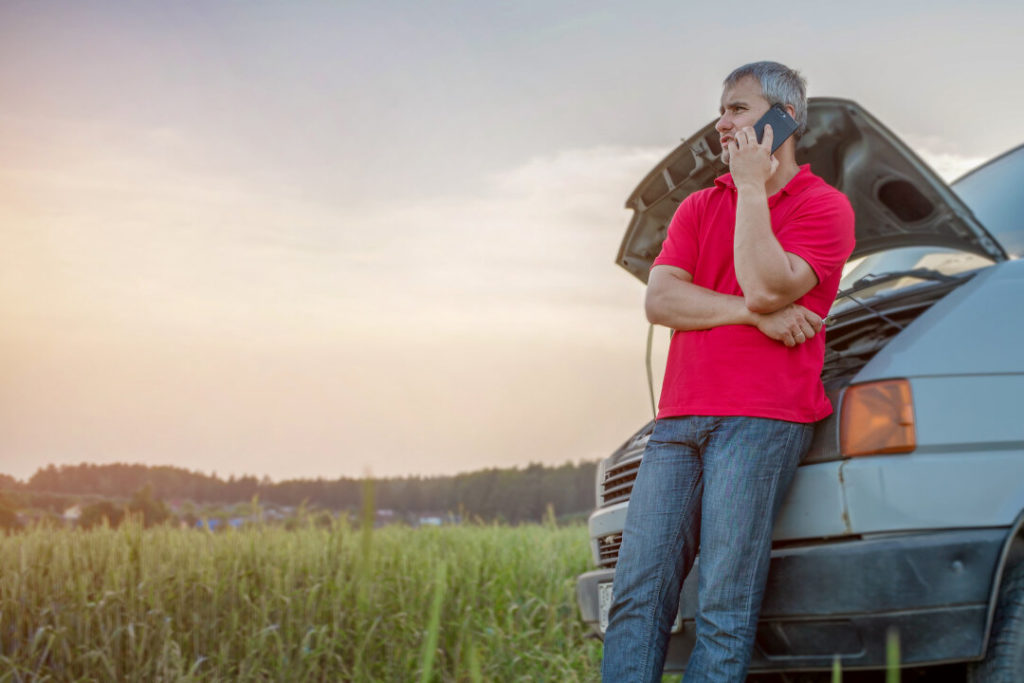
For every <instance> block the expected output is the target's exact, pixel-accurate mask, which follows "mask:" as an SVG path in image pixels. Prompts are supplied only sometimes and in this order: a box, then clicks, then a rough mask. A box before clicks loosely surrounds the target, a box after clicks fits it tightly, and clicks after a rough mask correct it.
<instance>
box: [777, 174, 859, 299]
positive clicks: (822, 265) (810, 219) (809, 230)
mask: <svg viewBox="0 0 1024 683" xmlns="http://www.w3.org/2000/svg"><path fill="white" fill-rule="evenodd" d="M775 237H776V238H777V239H778V240H779V244H780V245H781V246H782V249H783V251H787V252H789V253H791V254H796V255H797V256H799V257H800V258H802V259H803V260H804V261H807V263H808V264H809V265H810V266H811V269H812V270H814V274H815V275H817V276H818V281H819V282H824V281H825V280H827V279H828V278H829V277H830V276H831V275H833V274H834V273H835V272H836V270H837V269H839V268H842V267H843V264H844V263H846V259H848V258H849V257H850V254H851V253H852V252H853V246H854V216H853V208H852V207H851V206H850V201H849V200H848V199H847V198H846V195H844V194H843V193H841V192H839V191H837V190H834V189H830V191H828V192H823V193H820V194H817V195H816V196H814V197H812V198H809V199H808V200H807V201H806V202H803V203H802V204H801V205H800V206H799V207H798V208H797V209H796V210H795V211H794V213H793V214H792V216H790V217H787V218H786V219H785V222H784V223H783V225H782V226H781V227H780V228H779V229H778V230H777V231H776V233H775Z"/></svg>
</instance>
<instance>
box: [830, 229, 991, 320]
mask: <svg viewBox="0 0 1024 683" xmlns="http://www.w3.org/2000/svg"><path fill="white" fill-rule="evenodd" d="M992 263H993V261H992V260H991V259H988V258H985V257H984V256H979V255H978V254H973V253H970V252H966V251H960V250H957V249H948V248H945V247H932V246H920V247H903V248H900V249H890V250H888V251H882V252H877V253H874V254H869V255H868V256H863V257H861V258H857V259H852V260H850V262H849V263H847V264H846V266H845V267H844V268H843V279H842V280H841V281H840V282H839V296H838V297H837V298H836V301H835V304H833V306H832V311H831V313H830V315H832V316H835V315H837V314H840V313H842V312H844V311H845V310H847V309H848V308H854V307H857V306H859V304H858V303H857V302H856V301H854V299H857V300H859V301H865V300H868V299H875V298H879V297H888V296H891V295H893V294H897V293H902V292H903V291H905V290H907V289H909V288H913V287H919V286H925V285H931V284H934V283H935V282H943V281H949V280H951V279H956V278H957V277H958V276H960V275H962V274H966V273H969V272H973V271H975V270H977V269H978V268H984V267H985V266H990V265H992Z"/></svg>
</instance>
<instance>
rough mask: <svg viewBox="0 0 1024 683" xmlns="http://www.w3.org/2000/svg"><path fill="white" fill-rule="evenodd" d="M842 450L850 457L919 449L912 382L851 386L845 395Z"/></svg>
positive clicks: (886, 381) (841, 436) (840, 434)
mask: <svg viewBox="0 0 1024 683" xmlns="http://www.w3.org/2000/svg"><path fill="white" fill-rule="evenodd" d="M839 447H840V449H841V450H842V452H843V455H845V456H847V457H852V456H857V455H881V454H883V453H909V452H910V451H912V450H914V449H915V448H917V435H916V432H915V430H914V397H913V396H912V395H911V393H910V382H908V381H907V380H905V379H888V380H882V381H880V382H868V383H866V384H855V385H853V386H851V387H849V388H848V389H847V390H846V393H845V394H844V395H843V407H842V413H841V415H840V419H839Z"/></svg>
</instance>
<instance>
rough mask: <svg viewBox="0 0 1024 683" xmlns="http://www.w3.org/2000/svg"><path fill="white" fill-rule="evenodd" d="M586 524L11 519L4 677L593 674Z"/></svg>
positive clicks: (567, 677) (0, 591)
mask: <svg viewBox="0 0 1024 683" xmlns="http://www.w3.org/2000/svg"><path fill="white" fill-rule="evenodd" d="M589 568H590V558H589V551H588V546H587V535H586V529H585V528H584V527H582V526H573V527H567V528H556V527H554V526H553V525H550V524H548V525H544V526H538V525H534V526H522V527H499V526H463V527H446V528H424V529H409V528H402V527H387V528H383V529H378V530H376V531H373V532H372V533H366V532H362V531H358V530H354V529H351V528H349V527H348V526H347V525H345V524H344V523H338V524H336V525H335V526H333V527H332V528H303V529H300V530H297V531H286V530H284V529H281V528H277V527H256V528H252V529H245V530H240V531H232V532H226V533H220V534H211V533H207V532H202V531H195V530H181V529H167V528H156V529H150V530H143V529H142V528H140V527H139V526H138V525H136V524H127V525H124V526H123V527H121V528H120V529H117V530H111V529H106V528H101V529H96V530H93V531H88V532H83V531H67V530H45V529H33V530H29V531H26V532H23V533H19V534H15V535H12V536H8V537H0V682H7V681H29V680H31V681H34V682H38V681H90V680H95V681H106V680H125V681H188V680H202V681H216V680H223V681H236V680H251V681H321V680H322V681H338V680H344V681H416V680H419V681H478V680H484V681H491V680H505V681H584V680H586V681H589V680H597V679H598V678H599V672H598V667H599V663H600V643H599V642H598V641H596V640H593V639H588V638H586V635H587V630H586V628H585V627H584V625H583V624H582V622H581V621H580V619H579V616H578V613H577V609H576V605H575V593H574V585H575V577H576V575H577V574H579V573H580V572H583V571H586V570H587V569H589Z"/></svg>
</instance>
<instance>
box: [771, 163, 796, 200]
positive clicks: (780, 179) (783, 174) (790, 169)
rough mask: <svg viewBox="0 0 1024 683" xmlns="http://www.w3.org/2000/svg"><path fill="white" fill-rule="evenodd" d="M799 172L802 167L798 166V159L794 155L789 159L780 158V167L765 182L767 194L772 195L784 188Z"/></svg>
mask: <svg viewBox="0 0 1024 683" xmlns="http://www.w3.org/2000/svg"><path fill="white" fill-rule="evenodd" d="M799 172H800V167H799V166H797V163H796V160H795V159H794V158H793V157H792V156H790V157H789V158H787V159H780V160H779V167H778V168H777V169H775V173H773V174H772V177H771V178H769V179H768V182H767V183H765V184H764V191H765V194H766V195H767V196H769V197H771V196H772V195H773V194H775V193H776V192H778V191H779V190H781V189H782V188H784V187H785V186H786V185H787V184H788V183H789V181H790V180H792V179H793V178H794V177H795V176H796V174H797V173H799Z"/></svg>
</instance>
